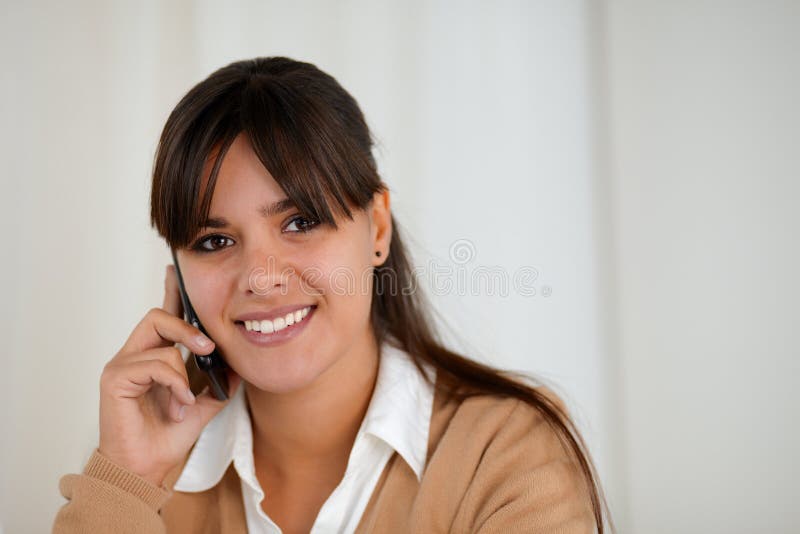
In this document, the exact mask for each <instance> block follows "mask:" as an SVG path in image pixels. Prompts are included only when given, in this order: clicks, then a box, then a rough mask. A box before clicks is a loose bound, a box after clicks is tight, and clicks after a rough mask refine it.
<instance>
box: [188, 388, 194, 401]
mask: <svg viewBox="0 0 800 534" xmlns="http://www.w3.org/2000/svg"><path fill="white" fill-rule="evenodd" d="M186 396H187V397H189V399H190V400H191V401H192V402H194V401H195V397H194V393H192V390H191V389H189V388H186Z"/></svg>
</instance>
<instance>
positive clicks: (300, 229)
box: [284, 215, 319, 234]
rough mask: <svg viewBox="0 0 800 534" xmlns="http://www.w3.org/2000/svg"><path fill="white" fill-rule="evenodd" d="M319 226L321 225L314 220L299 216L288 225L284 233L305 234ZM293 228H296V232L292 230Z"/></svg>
mask: <svg viewBox="0 0 800 534" xmlns="http://www.w3.org/2000/svg"><path fill="white" fill-rule="evenodd" d="M318 224H319V223H318V222H317V221H315V220H313V219H310V218H308V217H304V216H302V215H298V216H296V217H293V218H292V219H290V220H289V224H287V225H286V229H285V230H284V231H286V232H289V233H301V234H305V233H307V232H310V231H311V230H312V229H313V228H314V227H315V226H317V225H318ZM292 226H294V227H295V228H296V230H290V228H291V227H292Z"/></svg>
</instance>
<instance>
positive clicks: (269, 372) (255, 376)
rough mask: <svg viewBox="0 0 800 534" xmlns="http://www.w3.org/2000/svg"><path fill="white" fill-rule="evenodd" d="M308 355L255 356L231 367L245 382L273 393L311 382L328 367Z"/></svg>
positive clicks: (308, 384)
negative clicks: (300, 356) (274, 357)
mask: <svg viewBox="0 0 800 534" xmlns="http://www.w3.org/2000/svg"><path fill="white" fill-rule="evenodd" d="M310 356H311V355H310V354H308V353H306V356H305V357H302V358H297V357H292V356H284V357H281V356H279V357H278V358H276V359H273V358H272V357H262V358H259V357H255V358H253V359H251V360H249V361H248V362H246V363H244V364H242V365H236V366H235V367H234V370H236V371H237V373H239V376H241V377H242V379H243V380H245V381H246V382H247V383H248V384H250V385H251V386H252V387H254V388H256V389H259V390H261V391H265V392H268V393H275V394H284V393H292V392H294V391H299V390H302V389H305V388H307V387H309V386H311V385H312V384H313V383H314V382H315V381H316V380H317V378H319V376H320V375H321V374H322V373H324V372H325V370H326V369H327V368H328V366H326V365H320V362H318V361H314V359H313V358H311V357H310ZM233 365H234V364H233V363H232V366H233Z"/></svg>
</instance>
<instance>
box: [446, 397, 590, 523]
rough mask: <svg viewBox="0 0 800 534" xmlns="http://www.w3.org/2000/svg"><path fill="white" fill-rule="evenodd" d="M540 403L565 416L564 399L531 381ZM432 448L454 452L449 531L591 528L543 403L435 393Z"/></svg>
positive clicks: (576, 473)
mask: <svg viewBox="0 0 800 534" xmlns="http://www.w3.org/2000/svg"><path fill="white" fill-rule="evenodd" d="M536 392H537V393H538V394H540V395H542V397H543V399H544V402H545V403H547V404H550V405H552V406H553V407H555V409H556V410H557V411H560V412H562V413H563V415H564V416H566V415H567V414H566V410H565V405H564V402H563V401H562V400H561V399H560V398H559V397H558V396H557V395H556V394H555V393H554V392H553V391H552V390H550V389H547V388H537V389H536ZM436 408H437V409H435V413H434V419H436V418H437V416H438V418H439V420H438V421H437V423H438V426H439V428H437V430H438V431H439V432H438V433H439V436H438V437H439V439H438V441H437V443H436V444H435V451H434V452H433V456H434V458H432V460H434V462H435V461H436V458H435V457H436V456H438V457H439V458H438V459H439V461H442V459H443V458H450V459H452V463H451V462H448V461H445V462H444V463H448V464H450V465H451V469H452V471H451V473H450V474H449V475H448V476H449V477H452V480H455V481H457V485H460V486H461V488H460V490H461V491H462V492H463V493H461V494H460V495H461V496H460V499H459V503H458V509H457V513H456V516H455V521H454V523H453V528H454V529H455V530H460V529H466V530H468V531H480V532H495V531H496V532H503V531H519V530H523V531H531V530H536V531H538V530H539V529H540V528H542V529H546V528H555V529H559V528H565V529H566V530H564V531H565V532H589V531H591V529H592V526H593V518H592V513H591V505H590V500H589V496H588V493H586V486H585V481H584V477H583V473H582V471H581V469H580V467H579V464H578V461H577V459H576V457H575V455H574V454H573V453H572V451H571V449H570V447H569V446H568V445H567V441H566V440H565V439H564V438H565V436H564V435H563V434H562V433H561V432H559V430H557V425H555V424H552V422H551V421H550V420H548V418H547V417H546V416H545V414H544V413H543V411H542V409H540V408H538V407H537V406H535V405H533V404H530V403H528V402H526V401H524V400H521V399H518V398H515V397H501V396H496V395H489V394H482V395H476V396H472V397H469V398H466V399H463V400H456V399H449V400H445V399H440V402H439V404H438V405H437V406H436Z"/></svg>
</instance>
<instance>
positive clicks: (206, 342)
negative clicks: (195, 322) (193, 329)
mask: <svg viewBox="0 0 800 534" xmlns="http://www.w3.org/2000/svg"><path fill="white" fill-rule="evenodd" d="M194 340H195V342H196V343H197V344H198V345H200V346H201V347H203V348H206V347H210V346H211V343H212V341H211V340H210V339H208V338H207V337H206V336H197V337H196V338H194Z"/></svg>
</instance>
